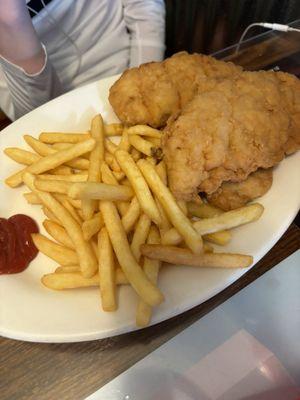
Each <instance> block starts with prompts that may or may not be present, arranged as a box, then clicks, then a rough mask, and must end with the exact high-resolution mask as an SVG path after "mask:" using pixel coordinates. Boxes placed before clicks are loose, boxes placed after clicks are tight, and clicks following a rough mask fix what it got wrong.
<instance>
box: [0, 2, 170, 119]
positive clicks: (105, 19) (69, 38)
mask: <svg viewBox="0 0 300 400" xmlns="http://www.w3.org/2000/svg"><path fill="white" fill-rule="evenodd" d="M164 19H165V8H164V1H163V0H52V2H51V3H49V4H48V5H47V6H46V9H42V10H41V11H40V12H39V13H38V15H36V16H35V17H34V18H33V20H32V21H33V25H34V27H35V29H36V32H37V34H38V36H39V38H40V40H41V42H42V43H43V45H44V46H45V47H44V48H45V52H46V62H45V65H44V67H43V69H42V70H41V71H40V72H39V73H38V74H35V75H29V74H26V73H25V72H24V70H22V69H21V68H19V67H17V66H16V65H14V64H12V63H10V62H8V61H7V60H5V59H4V58H3V57H2V58H1V57H0V65H1V67H2V71H1V68H0V108H1V109H2V110H3V111H4V112H5V113H6V114H7V115H8V116H9V117H10V118H11V119H12V120H14V119H16V118H19V117H20V116H22V115H23V114H25V113H27V112H29V111H31V110H32V109H34V108H36V107H38V106H39V105H41V104H43V103H45V102H47V101H48V100H50V99H51V98H54V97H56V96H58V95H60V94H61V93H64V92H66V91H69V90H71V89H73V88H75V87H78V86H80V85H83V84H86V83H88V82H92V81H95V80H98V79H100V78H104V77H107V76H111V75H114V74H117V73H120V72H122V71H123V70H124V69H126V68H128V67H133V66H137V65H140V64H141V63H144V62H148V61H160V60H161V59H162V58H163V55H164V28H165V24H164Z"/></svg>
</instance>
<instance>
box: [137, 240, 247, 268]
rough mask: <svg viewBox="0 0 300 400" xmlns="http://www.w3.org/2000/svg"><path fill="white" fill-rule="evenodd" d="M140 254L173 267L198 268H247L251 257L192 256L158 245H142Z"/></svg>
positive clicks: (183, 250)
mask: <svg viewBox="0 0 300 400" xmlns="http://www.w3.org/2000/svg"><path fill="white" fill-rule="evenodd" d="M141 252H142V254H143V255H144V256H146V257H149V258H151V259H154V260H160V261H165V262H167V263H171V264H175V265H181V264H184V265H190V266H192V267H200V268H207V267H209V268H220V267H222V268H234V267H238V268H247V267H249V266H250V265H251V264H252V262H253V258H252V257H251V256H246V255H243V254H233V253H231V254H225V253H208V252H207V253H202V254H194V253H192V252H191V251H190V250H188V249H182V248H180V247H174V246H163V245H159V244H143V245H142V246H141Z"/></svg>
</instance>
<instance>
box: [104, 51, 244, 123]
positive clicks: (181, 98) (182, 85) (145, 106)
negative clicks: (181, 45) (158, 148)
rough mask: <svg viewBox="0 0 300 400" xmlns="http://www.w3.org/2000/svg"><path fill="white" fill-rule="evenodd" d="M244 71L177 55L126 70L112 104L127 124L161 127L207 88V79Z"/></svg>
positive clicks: (209, 59)
mask: <svg viewBox="0 0 300 400" xmlns="http://www.w3.org/2000/svg"><path fill="white" fill-rule="evenodd" d="M241 72H242V68H241V67H238V66H235V65H234V64H232V63H226V62H222V61H217V60H215V59H214V58H212V57H209V56H205V55H201V54H192V55H190V54H188V53H186V52H182V53H177V54H175V55H174V56H172V57H171V58H167V59H166V60H165V61H163V62H152V63H147V64H142V65H141V66H140V67H138V68H131V69H129V70H127V71H125V72H124V73H123V74H122V76H121V77H120V78H119V79H118V80H117V81H116V82H115V83H114V85H113V86H112V87H111V89H110V94H109V101H110V104H111V105H112V107H113V109H114V111H115V113H116V114H117V116H118V117H119V119H120V120H121V121H122V122H123V123H124V124H127V125H136V124H147V125H150V126H152V127H155V128H159V127H162V126H164V125H165V124H166V122H167V120H168V118H169V117H170V116H171V115H172V114H174V113H178V112H180V110H181V109H182V108H183V107H184V106H185V105H186V104H187V103H188V102H189V101H190V100H191V99H192V98H193V97H194V96H195V94H196V93H197V92H198V91H199V90H203V89H205V87H206V85H205V83H206V81H205V79H203V78H207V77H208V78H210V77H213V78H217V79H218V78H226V77H231V76H235V75H236V74H239V73H241Z"/></svg>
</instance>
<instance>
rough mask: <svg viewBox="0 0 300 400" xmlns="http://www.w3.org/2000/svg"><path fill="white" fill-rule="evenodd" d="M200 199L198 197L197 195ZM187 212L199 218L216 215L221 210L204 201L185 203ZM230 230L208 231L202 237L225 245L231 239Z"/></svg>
mask: <svg viewBox="0 0 300 400" xmlns="http://www.w3.org/2000/svg"><path fill="white" fill-rule="evenodd" d="M199 199H200V197H199ZM187 207H188V213H189V215H191V216H195V217H199V218H212V217H216V216H217V215H220V214H223V212H224V211H223V210H221V209H220V208H217V207H215V206H212V205H210V204H206V203H202V204H201V203H195V202H189V203H187ZM231 236H232V235H231V232H229V231H228V230H223V231H219V232H214V233H209V234H207V235H204V237H203V239H205V240H207V241H208V242H211V243H215V244H218V245H219V246H225V245H226V244H227V243H228V242H229V241H230V240H231Z"/></svg>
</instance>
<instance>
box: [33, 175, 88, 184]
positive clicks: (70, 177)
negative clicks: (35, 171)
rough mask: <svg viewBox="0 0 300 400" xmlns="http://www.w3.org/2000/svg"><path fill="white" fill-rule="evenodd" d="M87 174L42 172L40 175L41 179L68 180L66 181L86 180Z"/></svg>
mask: <svg viewBox="0 0 300 400" xmlns="http://www.w3.org/2000/svg"><path fill="white" fill-rule="evenodd" d="M87 177H88V175H87V174H76V175H75V174H73V175H51V174H40V175H39V176H38V179H39V181H41V180H43V181H66V182H86V181H87Z"/></svg>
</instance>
